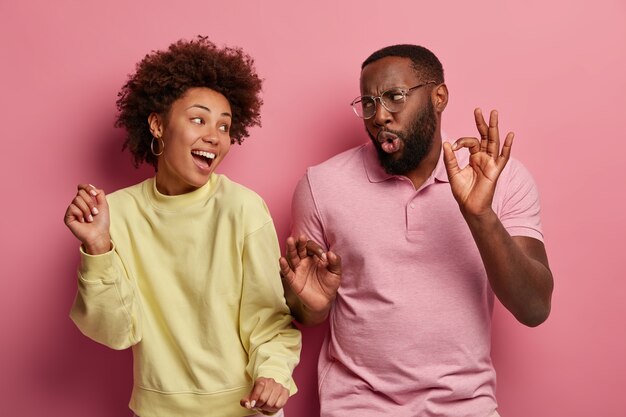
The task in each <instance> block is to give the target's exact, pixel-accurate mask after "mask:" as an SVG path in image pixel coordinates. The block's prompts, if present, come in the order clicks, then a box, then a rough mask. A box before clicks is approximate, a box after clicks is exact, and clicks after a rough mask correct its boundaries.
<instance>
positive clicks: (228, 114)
mask: <svg viewBox="0 0 626 417" xmlns="http://www.w3.org/2000/svg"><path fill="white" fill-rule="evenodd" d="M192 107H197V108H200V109H203V110H206V111H208V112H209V113H211V109H209V108H208V107H207V106H203V105H202V104H192V105H191V106H189V107H187V110H189V109H191V108H192ZM222 116H227V117H230V118H231V119H232V118H233V115H232V114H230V113H228V112H224V113H222Z"/></svg>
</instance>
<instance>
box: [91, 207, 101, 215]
mask: <svg viewBox="0 0 626 417" xmlns="http://www.w3.org/2000/svg"><path fill="white" fill-rule="evenodd" d="M91 212H92V213H93V214H98V213H99V211H98V208H97V207H94V208H92V209H91Z"/></svg>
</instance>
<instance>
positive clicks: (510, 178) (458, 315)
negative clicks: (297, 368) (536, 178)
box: [280, 45, 553, 417]
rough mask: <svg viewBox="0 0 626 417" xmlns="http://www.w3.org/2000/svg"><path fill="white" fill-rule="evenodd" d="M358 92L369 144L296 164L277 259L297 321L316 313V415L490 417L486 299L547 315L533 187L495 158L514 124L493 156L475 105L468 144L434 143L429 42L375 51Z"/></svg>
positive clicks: (437, 128) (517, 311) (438, 74)
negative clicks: (321, 326)
mask: <svg viewBox="0 0 626 417" xmlns="http://www.w3.org/2000/svg"><path fill="white" fill-rule="evenodd" d="M360 86H361V94H362V95H361V96H360V97H358V98H357V99H355V100H354V102H353V103H352V105H353V107H354V109H355V112H356V114H357V116H359V117H361V118H363V121H364V123H365V128H366V130H367V133H368V134H369V136H370V139H371V143H367V144H365V145H362V146H359V147H357V148H354V149H351V150H348V151H346V152H344V153H342V154H340V155H337V156H335V157H334V158H331V159H330V160H328V161H326V162H325V163H323V164H321V165H318V166H316V167H312V168H309V169H308V171H307V174H306V175H305V177H304V178H303V179H302V180H301V181H300V183H299V184H298V186H297V188H296V191H295V194H294V200H293V223H294V229H293V236H299V237H298V239H297V240H296V239H294V238H293V237H290V238H288V240H287V250H286V255H285V257H284V258H281V260H280V264H281V275H282V276H283V278H284V282H285V288H286V297H287V301H288V303H289V305H290V307H291V308H292V311H293V312H294V313H295V315H296V317H297V318H298V320H299V321H300V322H302V323H304V324H308V325H314V324H316V323H320V322H322V321H324V320H325V319H326V318H327V317H328V316H330V332H329V334H328V335H327V337H326V340H325V342H324V345H323V347H322V350H321V353H320V360H319V368H318V371H319V393H320V405H321V414H322V416H323V417H335V416H337V417H350V416H358V417H368V416H394V417H401V416H407V417H409V416H410V417H415V416H447V417H460V416H471V417H488V416H498V413H497V411H496V409H497V403H496V399H495V394H494V392H495V372H494V369H493V365H492V362H491V358H490V339H491V315H492V310H493V302H494V294H495V296H496V297H497V298H498V299H499V300H500V302H502V304H503V305H504V306H505V307H506V308H507V309H508V310H509V311H510V312H511V313H513V315H514V316H515V317H516V318H517V320H518V321H520V322H521V323H523V324H525V325H527V326H537V325H539V324H540V323H542V322H543V321H544V320H546V318H547V317H548V315H549V312H550V302H551V294H552V288H553V281H552V275H551V272H550V270H549V267H548V260H547V255H546V251H545V248H544V244H543V236H542V233H541V224H540V219H539V211H540V207H539V199H538V194H537V190H536V188H535V185H534V183H533V181H532V178H531V177H530V175H529V173H528V172H527V171H526V169H525V168H524V167H523V166H522V165H521V164H520V163H519V162H517V161H515V160H513V159H509V156H510V153H511V146H512V144H513V133H509V134H507V136H506V138H505V140H504V145H503V147H502V149H500V138H499V131H498V114H497V112H496V111H492V112H491V114H490V117H489V124H488V125H487V123H486V122H485V120H484V118H483V115H482V113H481V111H480V109H476V110H475V111H474V116H475V119H476V126H477V128H478V132H479V133H480V139H477V138H471V137H464V138H461V139H458V140H457V141H455V142H454V143H449V142H445V141H443V140H442V137H441V116H442V113H443V111H444V109H445V107H446V104H447V102H448V89H447V87H446V85H445V83H444V77H443V69H442V66H441V63H440V62H439V60H438V59H437V58H436V57H435V55H433V54H432V52H430V51H429V50H427V49H425V48H423V47H420V46H414V45H396V46H391V47H387V48H383V49H381V50H379V51H377V52H375V53H374V54H372V55H371V56H370V57H369V58H367V59H366V60H365V62H364V63H363V65H362V71H361V80H360ZM463 148H466V149H467V150H469V152H467V150H465V149H463ZM459 150H463V151H462V152H459V153H458V154H456V153H455V152H456V151H459ZM309 239H310V240H309ZM338 254H340V255H341V257H340V256H339V255H338Z"/></svg>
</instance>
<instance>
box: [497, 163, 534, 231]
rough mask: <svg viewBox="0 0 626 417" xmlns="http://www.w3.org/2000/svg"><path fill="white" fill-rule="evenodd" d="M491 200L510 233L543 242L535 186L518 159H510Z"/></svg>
mask: <svg viewBox="0 0 626 417" xmlns="http://www.w3.org/2000/svg"><path fill="white" fill-rule="evenodd" d="M494 202H496V207H495V209H496V212H497V213H498V217H499V218H500V221H501V222H502V225H503V226H504V227H505V229H506V230H507V231H508V232H509V234H510V235H511V236H527V237H532V238H535V239H538V240H540V241H541V242H543V241H544V238H543V232H542V228H541V216H540V214H541V204H540V201H539V192H538V190H537V185H536V184H535V181H534V180H533V178H532V176H531V175H530V172H529V171H528V170H527V169H526V167H524V166H523V165H522V164H521V163H520V162H519V161H517V160H515V159H511V160H510V161H509V164H508V165H507V167H506V168H505V171H503V172H502V175H501V176H500V179H499V181H498V188H497V189H496V195H495V196H494Z"/></svg>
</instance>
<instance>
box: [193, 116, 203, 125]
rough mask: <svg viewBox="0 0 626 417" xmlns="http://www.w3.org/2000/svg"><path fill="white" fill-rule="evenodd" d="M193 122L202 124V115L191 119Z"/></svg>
mask: <svg viewBox="0 0 626 417" xmlns="http://www.w3.org/2000/svg"><path fill="white" fill-rule="evenodd" d="M191 123H195V124H197V125H201V124H202V123H203V120H202V118H201V117H194V118H192V119H191Z"/></svg>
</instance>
